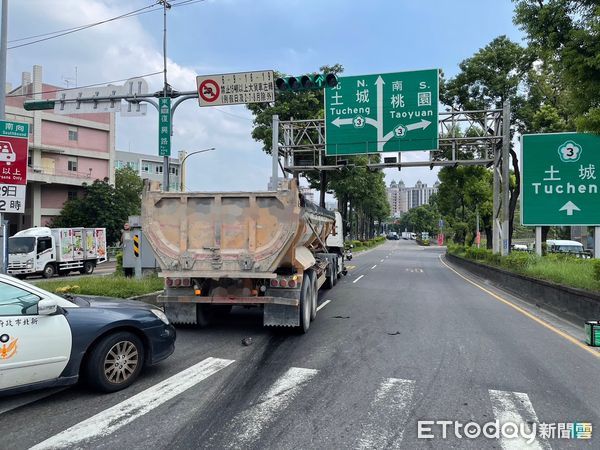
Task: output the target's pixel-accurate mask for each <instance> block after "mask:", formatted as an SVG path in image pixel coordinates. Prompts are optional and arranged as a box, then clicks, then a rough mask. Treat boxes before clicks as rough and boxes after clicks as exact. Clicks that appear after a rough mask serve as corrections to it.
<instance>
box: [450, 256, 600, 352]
mask: <svg viewBox="0 0 600 450" xmlns="http://www.w3.org/2000/svg"><path fill="white" fill-rule="evenodd" d="M439 258H440V262H441V263H442V264H443V265H444V266H446V267H447V268H448V269H450V270H451V271H452V272H454V273H455V274H456V275H458V276H459V277H461V278H462V279H463V280H465V281H468V282H469V283H471V284H472V285H473V286H476V287H478V288H479V289H481V290H482V291H484V292H486V293H488V294H489V295H491V296H492V297H494V298H495V299H496V300H498V301H500V302H502V303H504V304H505V305H507V306H510V307H511V308H513V309H515V310H517V311H518V312H520V313H521V314H523V315H524V316H526V317H529V318H530V319H531V320H533V321H534V322H537V323H539V324H540V325H542V326H543V327H546V328H547V329H549V330H550V331H553V332H554V333H556V334H558V335H559V336H561V337H563V338H565V339H566V340H567V341H569V342H571V343H572V344H575V345H576V346H578V347H580V348H582V349H583V350H585V351H586V352H588V353H591V354H592V355H594V356H595V357H596V358H600V352H597V351H596V350H594V349H593V348H592V347H588V346H587V345H585V344H583V343H582V342H580V341H578V340H577V339H575V338H574V337H572V336H569V335H568V334H567V333H565V332H563V331H561V330H559V329H558V328H555V327H553V326H552V325H550V324H548V323H546V322H544V321H543V320H540V319H538V318H537V317H536V316H534V315H533V314H531V313H530V312H527V311H525V310H524V309H523V308H521V307H519V306H517V305H515V304H514V303H511V302H510V301H508V300H506V299H504V298H502V297H500V296H499V295H496V294H494V293H493V292H492V291H490V290H488V289H486V288H484V287H483V286H480V285H479V284H477V283H475V282H474V281H471V280H469V279H468V278H467V277H465V276H463V275H462V274H460V273H459V272H457V271H456V270H454V269H453V268H452V267H450V266H449V265H448V264H446V263H445V262H444V260H443V259H442V255H439Z"/></svg>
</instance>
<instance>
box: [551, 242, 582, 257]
mask: <svg viewBox="0 0 600 450" xmlns="http://www.w3.org/2000/svg"><path fill="white" fill-rule="evenodd" d="M546 247H547V249H548V251H549V252H551V253H574V254H575V255H577V256H579V257H580V258H585V259H587V258H590V255H589V253H587V252H586V251H585V250H584V248H583V244H582V243H581V242H577V241H569V240H566V239H548V240H547V241H546Z"/></svg>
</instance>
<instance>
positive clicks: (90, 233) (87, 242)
mask: <svg viewBox="0 0 600 450" xmlns="http://www.w3.org/2000/svg"><path fill="white" fill-rule="evenodd" d="M105 261H106V229H105V228H47V227H38V228H29V229H27V230H23V231H19V232H18V233H16V234H15V235H14V236H12V237H10V238H9V239H8V273H9V274H10V275H13V276H16V277H19V278H24V277H26V276H28V275H36V274H41V275H43V276H44V277H45V278H50V277H52V276H53V275H54V274H57V273H58V274H60V275H66V274H67V273H69V272H71V271H75V270H76V271H79V272H80V273H81V274H91V273H92V272H93V271H94V268H95V267H96V265H97V264H99V263H102V262H105Z"/></svg>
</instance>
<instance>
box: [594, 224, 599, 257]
mask: <svg viewBox="0 0 600 450" xmlns="http://www.w3.org/2000/svg"><path fill="white" fill-rule="evenodd" d="M594 258H600V227H594Z"/></svg>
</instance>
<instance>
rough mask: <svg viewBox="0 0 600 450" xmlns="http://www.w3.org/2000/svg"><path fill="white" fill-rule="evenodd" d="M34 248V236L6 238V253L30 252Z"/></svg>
mask: <svg viewBox="0 0 600 450" xmlns="http://www.w3.org/2000/svg"><path fill="white" fill-rule="evenodd" d="M34 248H35V238H34V237H12V238H10V239H9V240H8V253H10V254H11V255H14V254H16V253H30V252H32V251H33V249H34Z"/></svg>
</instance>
